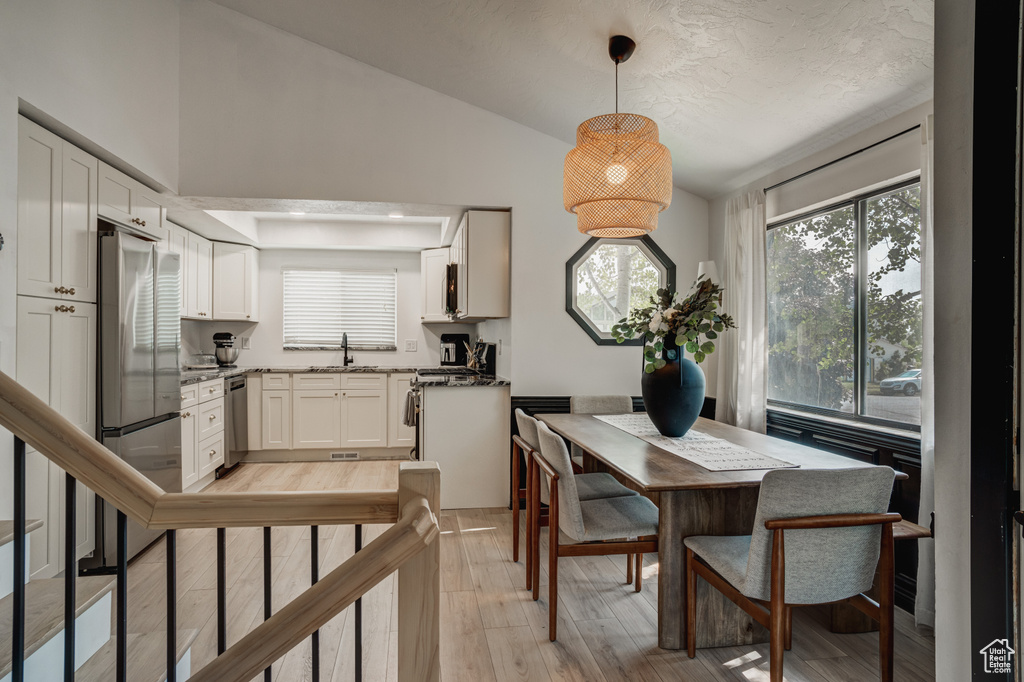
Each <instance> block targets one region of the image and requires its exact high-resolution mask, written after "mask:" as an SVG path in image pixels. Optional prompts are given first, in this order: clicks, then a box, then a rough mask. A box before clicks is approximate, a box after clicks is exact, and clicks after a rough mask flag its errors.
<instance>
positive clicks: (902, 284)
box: [767, 184, 930, 425]
mask: <svg viewBox="0 0 1024 682" xmlns="http://www.w3.org/2000/svg"><path fill="white" fill-rule="evenodd" d="M920 206H921V193H920V185H919V184H913V185H908V186H903V187H899V188H895V189H892V190H889V191H883V192H881V193H877V194H872V195H870V196H865V197H858V198H856V199H854V200H851V201H849V202H846V203H844V204H843V205H840V206H836V207H832V208H831V209H829V210H827V211H824V212H821V213H818V214H815V215H810V216H807V217H803V218H800V219H798V220H795V221H791V222H787V223H785V224H780V225H775V226H772V227H771V228H770V229H769V232H768V239H767V255H768V263H767V297H768V384H769V388H768V397H769V400H771V401H773V402H776V403H784V404H787V405H789V406H793V407H809V408H812V409H816V410H825V411H836V412H841V413H848V414H852V415H855V416H856V417H858V418H866V419H867V420H869V421H873V420H880V421H884V422H896V423H899V424H906V425H916V424H920V423H921V411H920V410H921V408H920V397H919V393H920V387H921V382H922V381H928V380H929V379H930V378H929V377H922V376H920V372H913V371H912V370H917V369H919V368H920V364H921V339H922V322H921V312H922V302H921V230H920ZM904 374H908V375H909V376H901V375H904ZM908 382H909V383H908Z"/></svg>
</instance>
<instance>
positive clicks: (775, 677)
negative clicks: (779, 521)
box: [768, 529, 786, 682]
mask: <svg viewBox="0 0 1024 682" xmlns="http://www.w3.org/2000/svg"><path fill="white" fill-rule="evenodd" d="M782 543H783V539H782V530H781V529H777V530H775V531H774V534H773V537H772V571H771V604H770V608H771V628H769V633H768V634H769V636H770V638H771V645H770V652H769V677H770V679H771V682H782V656H783V654H784V653H785V650H786V641H785V640H786V562H785V559H784V554H783V552H784V551H785V550H784V548H783V545H782Z"/></svg>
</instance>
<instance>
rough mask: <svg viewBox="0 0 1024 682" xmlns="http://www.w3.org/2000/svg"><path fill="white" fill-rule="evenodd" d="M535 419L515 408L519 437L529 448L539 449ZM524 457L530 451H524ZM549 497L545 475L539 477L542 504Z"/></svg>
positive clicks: (528, 455) (549, 491)
mask: <svg viewBox="0 0 1024 682" xmlns="http://www.w3.org/2000/svg"><path fill="white" fill-rule="evenodd" d="M539 423H540V422H538V421H537V420H536V419H534V418H533V417H531V416H530V415H528V414H526V413H525V412H523V411H522V410H521V409H520V408H518V407H517V408H516V424H517V425H518V426H519V437H520V438H522V439H523V440H524V441H526V444H527V445H529V446H530V448H531V449H533V450H536V451H538V452H539V451H540V440H538V438H537V424H539ZM524 454H525V456H526V457H530V453H529V452H527V453H524ZM550 499H551V490H550V488H549V487H548V478H547V476H541V477H540V501H541V502H543V503H544V504H547V503H548V500H550Z"/></svg>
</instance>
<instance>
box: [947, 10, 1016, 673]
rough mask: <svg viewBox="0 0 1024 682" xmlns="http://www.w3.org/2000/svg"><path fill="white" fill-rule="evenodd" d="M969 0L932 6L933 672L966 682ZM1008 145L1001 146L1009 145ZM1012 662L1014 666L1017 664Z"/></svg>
mask: <svg viewBox="0 0 1024 682" xmlns="http://www.w3.org/2000/svg"><path fill="white" fill-rule="evenodd" d="M973 74H974V2H973V1H968V2H963V1H962V0H939V2H936V3H935V273H936V277H935V298H936V300H937V301H942V305H936V306H935V329H936V330H942V333H938V331H937V332H936V334H935V366H936V367H941V368H942V371H941V372H936V376H935V510H936V511H935V565H936V568H935V670H936V679H937V680H938V682H959V681H960V680H967V679H970V678H971V667H970V666H971V657H972V656H973V655H974V654H973V652H972V651H971V649H972V647H971V618H970V614H971V532H970V529H971V513H970V512H971V508H970V505H971V459H970V457H969V453H970V451H971V421H970V414H971V325H970V319H971V303H972V295H973V292H972V288H971V274H972V248H971V240H972V235H971V231H972V225H971V210H972V208H971V202H972V194H971V192H972V180H971V179H972V153H973V148H972V128H973V125H974V116H973V112H974V76H973ZM1013 143H1014V141H1013V140H1012V139H1008V140H1007V141H1006V144H1013ZM1018 665H1019V663H1018Z"/></svg>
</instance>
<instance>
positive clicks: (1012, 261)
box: [936, 0, 1020, 680]
mask: <svg viewBox="0 0 1024 682" xmlns="http://www.w3.org/2000/svg"><path fill="white" fill-rule="evenodd" d="M1019 25H1020V4H1019V3H1018V2H985V1H982V0H979V1H978V2H976V3H975V27H974V102H973V108H974V120H973V131H972V133H973V152H972V154H973V159H972V165H973V169H972V170H973V174H972V187H971V195H972V209H971V210H972V215H971V220H972V228H971V229H972V235H971V241H972V254H973V255H972V258H973V267H972V276H971V284H972V306H971V308H972V310H971V323H972V332H971V389H970V390H971V415H970V416H971V421H970V429H971V454H970V457H971V560H970V562H971V645H972V647H971V648H972V651H971V672H972V677H974V678H975V679H985V680H1000V679H1005V680H1013V679H1014V675H1013V673H1012V672H1011V673H1007V674H1005V675H1004V674H992V673H986V672H985V670H984V665H985V660H984V657H983V656H982V655H981V653H980V652H981V650H982V648H984V647H986V646H987V645H988V644H989V643H991V642H992V641H993V640H997V639H1002V638H1008V639H1009V640H1010V642H1012V643H1014V645H1016V639H1017V638H1016V637H1015V635H1014V630H1015V625H1016V623H1015V622H1014V620H1015V616H1014V598H1015V593H1016V589H1015V588H1016V585H1015V581H1016V578H1015V573H1014V551H1015V543H1014V535H1015V534H1016V533H1018V532H1020V528H1019V527H1015V525H1014V522H1013V519H1012V513H1013V511H1014V510H1016V509H1018V508H1019V507H1018V504H1019V495H1018V494H1017V493H1016V492H1015V491H1014V490H1013V485H1014V479H1015V477H1014V466H1015V458H1014V436H1015V433H1014V432H1015V430H1016V415H1015V414H1014V408H1015V404H1016V402H1015V390H1016V372H1017V350H1016V348H1017V345H1016V335H1017V327H1016V317H1017V316H1016V314H1015V311H1016V310H1017V306H1018V299H1017V272H1016V270H1017V256H1016V254H1017V249H1018V244H1017V232H1018V206H1017V201H1018V197H1019V190H1018V183H1019V173H1018V171H1019V167H1018V153H1017V152H1018V150H1019V149H1020V138H1019V134H1018V104H1019V101H1020V95H1019V92H1018V78H1019V76H1018V65H1019V56H1018V49H1019V48H1018V45H1019ZM940 125H942V121H938V120H937V121H936V126H940ZM1011 141H1012V144H1011ZM993 310H996V311H1006V314H1005V315H992V312H991V311H993ZM994 318H998V319H994ZM937 532H938V533H941V528H938V529H937ZM1018 648H1019V647H1018ZM1014 658H1016V656H1015V657H1014ZM1014 663H1015V664H1016V661H1014Z"/></svg>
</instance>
